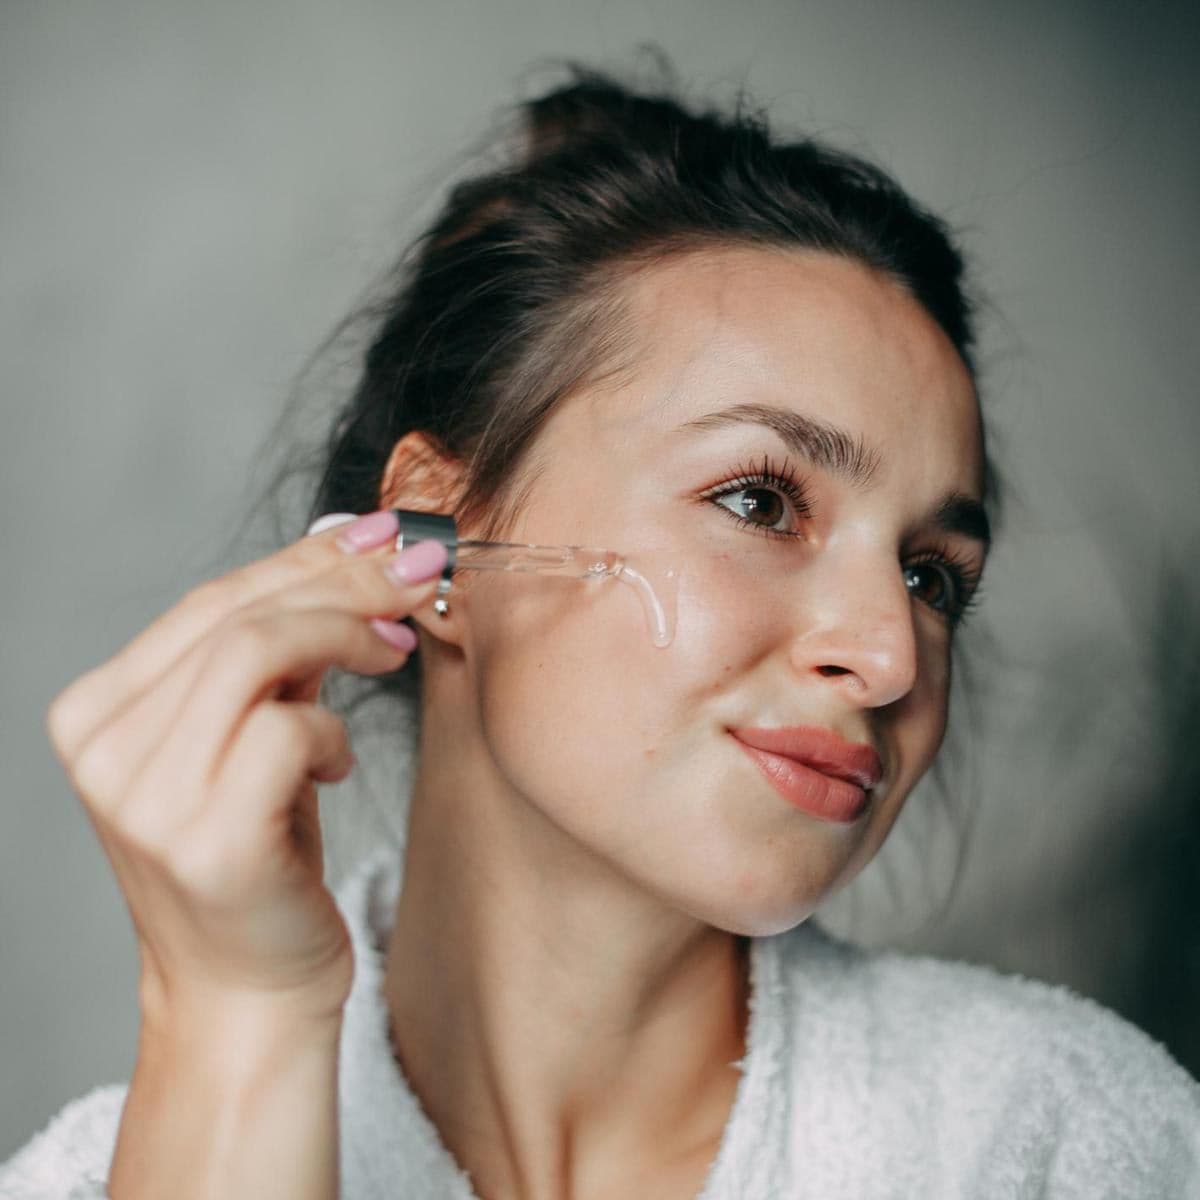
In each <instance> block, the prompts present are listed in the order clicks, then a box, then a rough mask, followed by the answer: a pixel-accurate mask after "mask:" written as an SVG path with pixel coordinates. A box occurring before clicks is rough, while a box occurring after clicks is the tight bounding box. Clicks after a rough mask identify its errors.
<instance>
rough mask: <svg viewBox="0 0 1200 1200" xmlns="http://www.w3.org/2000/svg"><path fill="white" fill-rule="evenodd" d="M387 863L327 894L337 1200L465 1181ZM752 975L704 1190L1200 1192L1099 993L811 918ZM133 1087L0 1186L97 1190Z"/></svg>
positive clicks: (900, 1194)
mask: <svg viewBox="0 0 1200 1200" xmlns="http://www.w3.org/2000/svg"><path fill="white" fill-rule="evenodd" d="M399 883H400V863H399V861H398V860H397V858H396V856H395V855H394V854H392V853H383V852H380V853H377V854H375V855H373V856H372V857H370V858H369V859H367V860H366V861H364V862H363V863H362V864H360V866H359V868H358V870H357V871H356V872H355V873H354V874H352V875H351V876H350V877H349V878H348V879H347V880H346V882H345V883H344V884H343V886H342V887H341V888H340V889H339V894H338V900H339V903H340V905H341V907H342V910H343V912H344V913H345V914H346V918H347V921H348V923H349V925H350V928H351V931H352V934H353V937H354V943H355V947H354V948H355V954H356V959H355V962H356V969H355V978H354V986H353V990H352V993H351V996H350V1000H349V1002H348V1004H347V1008H346V1016H345V1022H344V1024H343V1030H342V1052H341V1065H340V1088H339V1090H340V1104H341V1178H342V1184H341V1200H435V1198H436V1200H476V1198H475V1194H474V1192H473V1191H472V1190H471V1183H470V1180H469V1178H468V1177H467V1176H466V1174H464V1173H463V1172H462V1171H461V1170H460V1169H459V1168H458V1166H457V1164H456V1163H455V1162H454V1160H453V1159H452V1158H451V1156H450V1154H449V1153H448V1151H447V1150H446V1149H445V1147H444V1146H443V1145H442V1143H441V1141H440V1139H439V1137H438V1134H437V1131H436V1129H435V1128H434V1126H433V1125H432V1123H431V1122H430V1121H429V1120H428V1118H427V1117H426V1116H425V1114H424V1113H423V1111H422V1110H421V1108H420V1106H419V1104H418V1102H417V1100H416V1098H415V1096H414V1095H413V1093H412V1091H411V1090H410V1089H409V1087H408V1085H407V1083H406V1081H405V1079H404V1076H403V1074H402V1073H401V1071H400V1069H399V1066H398V1064H397V1063H396V1060H395V1058H394V1057H393V1055H392V1053H391V1050H390V1047H389V1043H388V1038H387V1012H386V1008H385V1005H384V1001H383V997H382V993H381V985H382V980H383V956H382V955H383V948H384V946H385V945H386V939H387V932H388V927H389V922H390V920H391V916H392V912H393V909H394V904H395V900H396V897H397V895H398V888H399ZM751 986H752V992H751V1003H750V1028H749V1036H748V1044H747V1051H746V1056H745V1058H744V1059H743V1060H742V1061H741V1062H740V1063H739V1064H738V1066H739V1067H740V1069H741V1079H740V1080H739V1084H738V1091H737V1096H736V1099H735V1101H734V1106H733V1111H732V1113H731V1114H730V1118H729V1122H728V1124H727V1126H726V1128H725V1134H724V1138H723V1141H722V1143H721V1147H720V1150H719V1151H718V1154H717V1157H716V1159H715V1160H714V1163H713V1166H712V1168H711V1170H710V1172H709V1176H708V1180H707V1182H706V1184H705V1186H704V1189H703V1191H702V1192H701V1200H774V1198H776V1197H778V1198H781V1200H782V1198H786V1200H801V1198H804V1200H839V1198H842V1197H846V1198H852V1200H877V1198H883V1197H888V1198H894V1200H939V1198H942V1197H971V1198H972V1200H1018V1198H1019V1200H1034V1198H1035V1197H1036V1198H1038V1200H1068V1198H1070V1200H1106V1198H1109V1197H1111V1200H1176V1198H1177V1200H1185V1198H1186V1200H1200V1085H1197V1083H1196V1081H1194V1080H1193V1079H1191V1077H1190V1076H1189V1075H1188V1074H1187V1073H1186V1072H1185V1071H1184V1070H1183V1069H1182V1068H1181V1067H1180V1066H1179V1065H1178V1064H1177V1063H1175V1062H1174V1061H1173V1060H1172V1059H1171V1057H1170V1056H1169V1055H1168V1054H1167V1053H1166V1051H1165V1050H1164V1049H1163V1048H1162V1047H1161V1046H1159V1045H1158V1044H1157V1043H1155V1042H1153V1041H1151V1040H1150V1039H1149V1038H1148V1037H1146V1035H1145V1034H1143V1033H1142V1032H1140V1031H1139V1030H1138V1029H1136V1028H1135V1027H1134V1026H1132V1025H1130V1024H1128V1023H1127V1022H1126V1021H1123V1020H1122V1019H1120V1018H1119V1017H1117V1016H1115V1015H1114V1014H1112V1013H1110V1012H1108V1011H1106V1010H1104V1009H1102V1008H1100V1007H1099V1006H1098V1005H1096V1004H1094V1003H1092V1002H1091V1001H1088V1000H1085V999H1082V998H1080V997H1078V996H1075V995H1073V994H1071V993H1070V992H1068V991H1066V990H1065V989H1063V988H1053V987H1048V986H1046V985H1044V984H1039V983H1034V982H1030V981H1028V980H1024V979H1018V978H1011V977H1004V976H1001V975H998V974H996V973H994V972H992V971H990V970H986V969H982V968H978V967H970V966H965V965H963V964H959V963H947V962H938V961H935V960H931V959H924V958H916V957H911V956H905V955H898V954H878V953H868V952H865V951H862V950H859V949H856V948H854V947H852V946H849V945H847V944H844V943H842V942H839V941H836V940H834V939H833V938H831V937H829V936H828V935H826V934H824V933H823V932H821V931H820V930H819V929H818V928H817V927H816V926H814V925H812V924H811V923H809V924H806V925H802V926H800V927H799V928H798V929H795V930H792V931H790V932H788V933H785V934H779V935H777V936H775V937H767V938H756V939H754V940H753V942H752V949H751ZM124 1095H125V1088H124V1086H121V1085H114V1086H110V1087H103V1088H99V1089H97V1090H95V1091H93V1092H91V1093H90V1094H88V1095H86V1096H84V1097H82V1098H81V1099H79V1100H76V1101H74V1102H73V1103H71V1104H68V1105H67V1106H66V1107H65V1108H64V1109H63V1110H62V1111H61V1112H60V1113H59V1114H58V1115H57V1116H56V1117H55V1118H54V1119H53V1120H52V1121H51V1122H50V1124H49V1125H48V1126H47V1127H46V1129H45V1130H43V1131H42V1132H41V1133H40V1134H38V1135H37V1136H36V1137H34V1138H33V1139H32V1140H31V1141H30V1142H29V1143H28V1144H27V1145H26V1146H25V1147H24V1148H23V1149H21V1150H20V1151H18V1153H17V1154H16V1155H15V1156H14V1157H13V1158H11V1159H10V1160H9V1161H8V1163H6V1164H5V1165H4V1166H3V1167H0V1197H2V1198H3V1200H91V1198H93V1197H103V1196H104V1195H105V1190H104V1180H105V1178H106V1175H107V1171H108V1166H109V1163H110V1161H111V1158H112V1152H113V1146H114V1142H115V1139H116V1131H117V1125H118V1123H119V1120H120V1115H121V1105H122V1102H123V1099H124ZM248 1136H253V1134H252V1132H251V1133H248ZM264 1200H269V1198H264ZM632 1200H636V1198H632Z"/></svg>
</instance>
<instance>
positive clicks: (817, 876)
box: [673, 829, 866, 937]
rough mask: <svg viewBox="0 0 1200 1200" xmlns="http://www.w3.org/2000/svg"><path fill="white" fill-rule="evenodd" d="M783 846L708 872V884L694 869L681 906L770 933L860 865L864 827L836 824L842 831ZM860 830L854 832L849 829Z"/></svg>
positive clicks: (715, 920) (731, 927)
mask: <svg viewBox="0 0 1200 1200" xmlns="http://www.w3.org/2000/svg"><path fill="white" fill-rule="evenodd" d="M814 832H815V833H816V835H817V836H814V837H810V838H808V839H807V840H806V841H805V842H804V844H802V845H800V846H798V847H797V846H796V845H795V844H793V845H792V846H790V847H786V848H785V847H784V846H783V845H782V844H781V842H776V843H774V844H772V845H769V846H767V847H766V848H765V850H762V851H759V852H756V853H754V854H747V855H745V856H743V857H742V858H741V860H740V861H738V862H726V863H725V864H723V869H720V870H717V871H715V872H713V871H708V872H705V873H704V874H705V886H704V887H703V888H698V887H697V886H696V876H695V875H693V877H692V879H691V881H690V882H691V885H692V886H690V887H688V888H687V893H688V894H687V895H686V896H680V895H679V894H678V892H677V893H676V894H675V896H674V898H673V899H674V903H675V904H676V906H677V907H680V908H683V909H685V910H686V911H687V912H689V913H690V914H691V915H692V916H694V917H696V918H697V919H699V920H701V921H703V922H704V923H705V924H707V925H711V926H713V927H714V928H716V929H722V930H724V931H725V932H726V933H733V934H742V935H746V936H749V937H770V936H771V935H773V934H776V933H785V932H787V931H788V930H789V929H794V928H795V927H796V926H797V925H801V924H803V923H804V922H805V921H807V920H808V918H809V917H811V916H812V914H813V913H814V912H816V910H817V909H818V908H819V907H820V906H821V905H822V904H824V903H825V901H827V900H828V899H829V898H830V897H831V896H832V895H833V894H834V893H835V892H837V891H838V890H840V889H841V888H842V887H844V886H845V885H846V884H848V883H849V882H850V880H851V879H853V877H854V876H855V875H857V874H858V872H859V870H860V869H861V866H862V861H861V860H862V854H861V853H860V851H861V850H862V849H863V848H864V847H863V846H862V842H863V841H864V840H865V835H866V830H865V829H860V830H857V831H848V830H844V829H841V830H837V831H836V834H840V835H841V836H836V834H835V836H833V837H828V836H821V834H825V833H828V832H829V831H827V830H816V831H814ZM852 832H857V834H858V836H857V837H856V838H853V839H851V838H849V837H847V836H846V835H847V834H848V833H852Z"/></svg>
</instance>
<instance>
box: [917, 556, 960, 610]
mask: <svg viewBox="0 0 1200 1200" xmlns="http://www.w3.org/2000/svg"><path fill="white" fill-rule="evenodd" d="M904 583H905V586H906V587H907V588H908V592H909V595H910V596H913V597H915V598H916V599H917V600H920V601H921V602H922V603H924V604H928V605H929V607H930V608H932V609H936V610H937V611H938V612H951V611H952V610H953V609H954V608H955V606H956V603H957V596H956V592H957V589H956V588H955V586H954V581H953V580H952V579H951V578H950V575H949V573H948V572H947V571H946V570H945V569H944V568H942V567H940V566H939V565H938V564H937V563H914V564H913V565H912V566H908V567H905V568H904Z"/></svg>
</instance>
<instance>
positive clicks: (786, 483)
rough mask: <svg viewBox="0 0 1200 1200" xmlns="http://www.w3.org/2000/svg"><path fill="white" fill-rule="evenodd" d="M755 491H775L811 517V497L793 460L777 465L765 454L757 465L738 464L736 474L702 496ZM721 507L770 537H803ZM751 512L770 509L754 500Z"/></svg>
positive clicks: (798, 511) (797, 512)
mask: <svg viewBox="0 0 1200 1200" xmlns="http://www.w3.org/2000/svg"><path fill="white" fill-rule="evenodd" d="M755 491H757V492H760V493H769V492H774V493H775V494H777V495H779V496H782V497H784V498H785V499H786V500H787V501H788V503H789V504H790V505H791V507H792V511H793V512H794V513H795V515H796V516H797V517H799V518H801V519H803V520H807V519H808V518H809V517H811V516H812V499H811V497H810V496H809V494H808V490H807V488H806V487H805V486H804V481H803V480H802V479H801V478H800V476H799V475H798V474H797V473H796V470H795V468H794V467H793V466H792V463H791V461H790V460H789V459H786V458H785V459H784V460H783V461H782V463H780V464H779V465H776V464H775V463H773V462H772V461H771V458H770V456H769V455H765V454H764V455H763V459H762V463H761V465H759V466H757V467H756V466H754V465H753V464H752V463H751V464H747V465H745V466H738V467H735V468H734V475H733V477H731V478H728V479H726V480H724V481H723V482H722V483H719V484H718V485H717V486H716V487H715V488H709V489H708V490H707V491H706V492H703V493H702V494H701V499H703V500H712V501H713V502H718V501H720V500H722V499H724V498H725V497H726V496H733V495H737V493H739V492H746V493H748V494H749V493H751V492H755ZM718 507H720V508H722V509H724V510H725V511H726V512H727V513H729V515H730V516H731V517H733V519H734V520H735V521H738V522H739V523H740V524H742V525H743V526H749V527H750V529H751V530H752V531H753V532H755V533H759V534H764V535H766V536H767V537H785V538H798V537H803V536H804V534H803V533H790V532H788V531H787V530H783V529H775V528H774V525H773V524H771V525H760V524H759V523H758V522H757V521H752V520H750V518H749V517H747V516H745V515H744V513H738V512H734V510H733V509H731V508H729V507H728V506H727V505H724V504H719V505H718ZM749 511H752V512H758V513H763V512H766V511H768V510H767V508H766V507H765V506H763V505H762V504H761V501H760V502H752V504H751V507H750V509H749Z"/></svg>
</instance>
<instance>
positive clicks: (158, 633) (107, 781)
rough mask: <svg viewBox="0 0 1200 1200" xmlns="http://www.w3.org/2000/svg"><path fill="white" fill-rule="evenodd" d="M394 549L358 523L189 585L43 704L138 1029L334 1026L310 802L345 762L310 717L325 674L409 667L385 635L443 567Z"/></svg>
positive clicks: (431, 545)
mask: <svg viewBox="0 0 1200 1200" xmlns="http://www.w3.org/2000/svg"><path fill="white" fill-rule="evenodd" d="M396 533H397V525H396V518H395V516H394V514H391V513H387V512H384V513H375V514H372V515H371V516H369V517H365V518H361V519H360V520H359V521H357V522H355V523H354V524H353V525H349V526H347V527H345V528H343V529H338V530H326V531H323V532H321V533H316V534H312V535H310V536H308V537H305V538H302V539H301V540H300V541H298V542H296V543H295V544H293V545H291V546H288V547H287V548H285V549H284V550H282V551H280V552H279V553H277V554H274V555H272V556H270V557H268V558H265V559H263V560H261V561H258V562H255V563H252V564H250V565H249V566H246V567H244V568H241V569H239V570H236V571H233V572H231V573H229V574H227V575H225V576H222V577H221V578H219V579H216V580H213V581H211V582H208V583H205V584H202V585H201V586H200V587H198V588H196V589H195V590H194V591H192V592H190V593H189V594H188V595H187V596H185V597H184V599H183V600H182V601H180V603H179V604H178V605H177V606H176V607H175V608H173V609H172V610H171V611H169V612H168V613H167V614H166V615H165V616H163V617H161V618H160V619H159V620H157V621H156V622H155V623H154V624H152V625H151V626H150V627H149V628H148V629H146V630H145V631H144V632H142V633H141V634H140V635H139V636H138V637H136V638H135V639H134V640H133V641H132V642H130V643H129V645H127V646H126V647H125V648H124V649H123V650H121V651H120V653H118V654H117V655H116V656H115V657H114V658H112V659H111V660H110V661H108V662H106V663H104V664H103V665H101V666H99V667H97V668H95V669H94V670H92V671H89V672H87V673H86V674H84V675H83V676H81V677H80V678H79V679H77V680H75V681H74V682H73V683H71V684H70V685H69V686H68V687H67V688H66V689H65V690H64V691H63V692H62V693H60V694H59V695H58V696H57V697H56V698H55V699H54V701H53V703H52V704H51V705H50V708H49V712H48V714H47V726H48V730H49V734H50V739H51V741H52V743H53V745H54V749H55V752H56V753H57V755H58V756H59V758H60V759H61V761H62V763H63V765H64V766H65V767H66V770H67V772H68V774H69V775H70V778H71V780H72V783H73V785H74V787H75V789H76V790H77V792H78V794H79V796H80V798H81V799H82V801H83V804H84V807H85V809H86V810H87V813H88V816H89V817H90V819H91V821H92V823H93V825H94V826H95V829H96V832H97V834H98V835H99V838H100V841H101V843H102V845H103V847H104V850H105V852H106V854H107V855H108V858H109V860H110V862H111V863H112V866H113V870H114V871H115V873H116V876H117V881H118V883H119V885H120V888H121V891H122V892H123V894H124V897H125V900H126V902H127V904H128V906H129V911H130V914H131V915H132V918H133V923H134V926H135V929H136V933H137V939H138V945H139V950H140V954H141V993H140V994H141V1003H142V1012H143V1020H144V1024H149V1025H150V1026H152V1027H157V1026H162V1027H164V1028H171V1029H179V1028H181V1027H186V1026H187V1025H188V1022H189V1020H190V1019H191V1017H190V1015H189V1014H206V1016H211V1015H212V1013H213V1012H214V1009H215V1010H229V1011H233V1010H235V1009H238V1010H242V1011H245V1010H246V1009H247V1008H254V1009H259V1010H261V1011H265V1012H269V1013H272V1014H278V1015H286V1016H287V1017H289V1018H291V1017H294V1018H296V1019H297V1020H298V1021H301V1022H302V1021H304V1020H307V1019H309V1018H315V1019H318V1020H320V1019H322V1018H325V1017H329V1018H337V1017H340V1010H341V1007H342V1005H343V1004H344V1002H345V1000H346V998H347V996H348V994H349V990H350V984H351V980H352V978H353V958H352V952H351V947H350V939H349V934H348V931H347V929H346V927H345V924H344V922H343V921H342V918H341V915H340V913H339V912H338V910H337V908H336V906H335V904H334V900H333V897H332V896H331V894H330V892H329V891H328V890H327V888H326V887H325V885H324V882H323V861H322V839H321V830H320V823H319V817H318V806H317V792H316V784H318V783H322V782H332V781H336V780H340V779H343V778H344V777H345V776H346V775H347V774H348V773H349V771H350V770H351V767H352V766H353V761H354V760H353V755H352V754H351V750H350V745H349V741H348V738H347V733H346V729H345V726H344V725H343V723H342V722H341V721H340V720H339V719H338V718H337V717H336V716H334V715H333V714H332V713H331V712H329V711H328V710H327V709H324V708H322V707H320V706H319V705H317V704H316V703H315V701H316V699H317V696H318V693H319V689H320V685H321V679H322V677H323V675H324V673H325V671H326V670H327V669H328V668H329V667H330V666H333V665H336V666H339V667H341V668H344V669H345V670H348V671H356V672H358V673H360V674H363V675H378V674H382V673H383V672H385V671H394V670H396V669H397V668H399V667H400V666H401V665H402V664H403V663H404V661H405V659H406V658H407V656H408V654H409V652H411V650H412V649H413V648H415V645H416V636H415V634H413V633H412V631H411V630H409V629H408V628H406V627H405V626H401V625H396V624H394V623H393V621H394V620H395V619H397V618H400V617H403V616H405V615H407V614H409V613H410V612H412V611H413V610H414V609H415V608H416V607H417V606H418V605H419V604H421V603H422V602H424V601H426V600H427V599H428V598H429V597H430V596H431V595H432V593H433V589H434V582H433V580H434V579H435V578H436V576H437V575H438V574H439V573H440V571H441V569H442V566H443V565H444V562H445V555H446V551H445V548H444V547H443V546H441V545H440V544H439V543H437V542H423V543H420V544H418V545H416V546H413V547H411V548H409V549H407V550H405V551H404V552H403V553H402V554H400V555H395V554H394V553H392V551H391V550H390V549H386V550H385V549H384V547H391V546H392V545H394V542H395V536H396ZM389 563H398V564H400V565H401V566H402V567H404V568H405V569H406V570H407V572H408V574H407V578H406V579H402V580H400V581H399V582H397V581H395V580H393V578H391V577H390V576H389V574H388V573H387V572H386V571H385V564H389ZM374 618H385V620H373V619H374ZM386 618H391V620H386ZM385 636H390V640H391V641H392V642H393V643H394V644H389V641H387V640H385Z"/></svg>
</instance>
